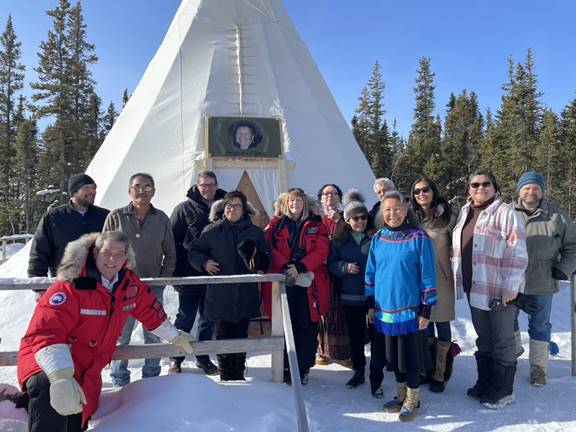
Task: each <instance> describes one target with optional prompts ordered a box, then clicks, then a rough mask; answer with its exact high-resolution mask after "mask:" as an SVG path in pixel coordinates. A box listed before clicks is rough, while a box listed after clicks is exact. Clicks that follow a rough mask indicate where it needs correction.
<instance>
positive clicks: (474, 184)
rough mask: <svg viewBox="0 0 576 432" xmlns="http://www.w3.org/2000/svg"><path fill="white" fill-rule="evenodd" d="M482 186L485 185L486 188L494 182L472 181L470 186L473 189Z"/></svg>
mask: <svg viewBox="0 0 576 432" xmlns="http://www.w3.org/2000/svg"><path fill="white" fill-rule="evenodd" d="M480 186H482V187H484V188H489V187H490V186H492V182H490V181H487V182H481V183H476V182H474V183H470V187H471V188H472V189H478V188H479V187H480Z"/></svg>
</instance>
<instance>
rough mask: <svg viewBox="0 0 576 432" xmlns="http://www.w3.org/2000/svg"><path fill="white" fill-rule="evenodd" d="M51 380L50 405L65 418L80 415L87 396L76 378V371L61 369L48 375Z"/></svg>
mask: <svg viewBox="0 0 576 432" xmlns="http://www.w3.org/2000/svg"><path fill="white" fill-rule="evenodd" d="M48 379H49V380H50V405H52V408H54V410H55V411H56V412H57V413H58V414H60V415H63V416H69V415H72V414H79V413H81V412H82V409H83V407H82V404H86V396H85V395H84V392H83V391H82V387H80V384H78V381H76V379H75V378H74V369H73V368H68V369H59V370H56V371H54V372H52V373H51V374H49V375H48Z"/></svg>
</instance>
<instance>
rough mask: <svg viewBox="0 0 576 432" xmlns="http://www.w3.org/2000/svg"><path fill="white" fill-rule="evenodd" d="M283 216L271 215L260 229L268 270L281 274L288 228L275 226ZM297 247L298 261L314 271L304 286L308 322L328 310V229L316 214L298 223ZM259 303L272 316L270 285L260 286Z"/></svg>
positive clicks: (286, 253) (287, 261) (286, 259)
mask: <svg viewBox="0 0 576 432" xmlns="http://www.w3.org/2000/svg"><path fill="white" fill-rule="evenodd" d="M285 217H286V216H275V217H274V218H272V219H271V220H270V223H269V224H268V226H267V227H266V229H265V230H264V238H265V239H266V241H267V242H268V245H269V246H270V251H271V255H272V266H271V268H270V270H269V273H283V272H284V270H282V269H281V267H282V266H283V265H285V264H290V263H291V253H292V251H291V249H290V246H289V243H290V241H289V240H290V230H289V229H288V227H287V226H281V225H279V224H280V223H281V221H282V219H283V218H285ZM297 247H298V248H299V249H301V250H302V251H303V258H302V259H300V260H299V261H300V262H301V263H302V264H304V265H305V266H306V269H307V270H308V271H309V272H314V281H313V282H312V286H310V287H309V288H308V306H309V309H310V319H311V320H312V322H317V321H319V320H320V316H322V315H324V314H325V313H327V312H328V308H329V307H330V280H329V278H328V268H327V260H328V254H329V252H330V239H329V237H328V229H327V228H326V225H324V223H323V222H322V219H321V217H320V216H317V215H312V216H310V217H309V218H308V219H307V220H306V221H305V222H304V225H303V226H302V229H301V230H300V235H299V238H298V246H297ZM262 303H263V306H264V311H265V312H266V314H267V315H268V316H269V317H271V316H272V288H271V285H270V284H264V286H263V287H262Z"/></svg>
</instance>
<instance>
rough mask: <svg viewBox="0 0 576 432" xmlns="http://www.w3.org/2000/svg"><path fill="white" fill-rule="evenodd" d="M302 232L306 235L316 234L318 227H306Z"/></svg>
mask: <svg viewBox="0 0 576 432" xmlns="http://www.w3.org/2000/svg"><path fill="white" fill-rule="evenodd" d="M304 234H306V235H312V234H318V227H317V226H312V227H310V228H308V229H306V232H305V233H304Z"/></svg>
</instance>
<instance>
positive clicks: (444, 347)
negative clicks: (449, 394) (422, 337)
mask: <svg viewBox="0 0 576 432" xmlns="http://www.w3.org/2000/svg"><path fill="white" fill-rule="evenodd" d="M451 346H452V342H447V341H441V340H439V341H438V342H437V344H436V366H435V368H434V375H433V376H432V382H431V383H430V391H431V392H433V393H442V392H443V391H444V389H445V388H446V381H445V379H444V374H445V373H446V362H447V360H448V351H450V347H451Z"/></svg>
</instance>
